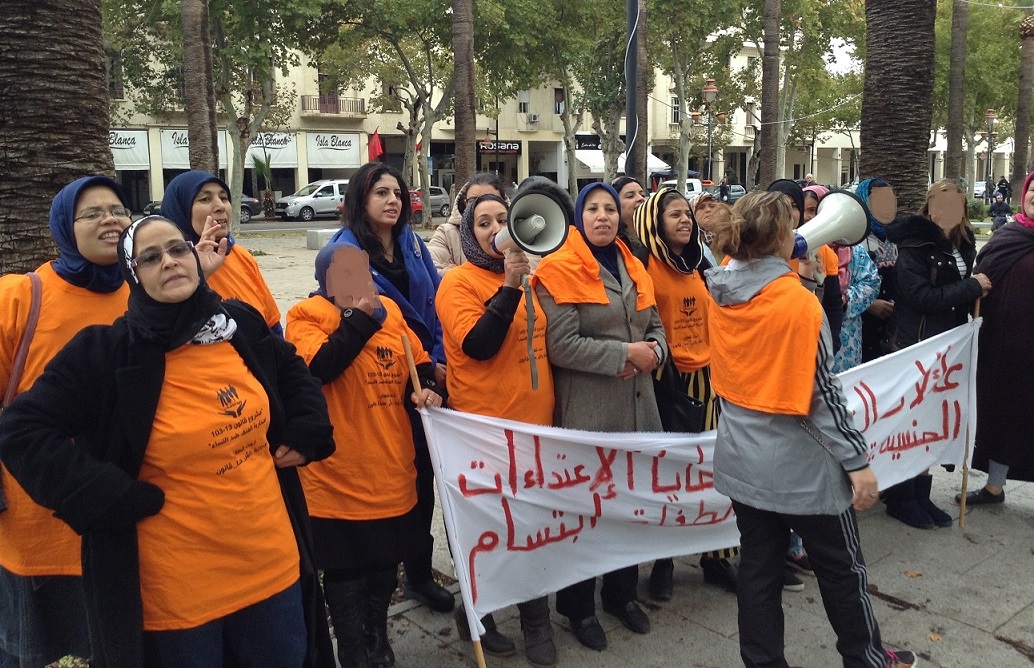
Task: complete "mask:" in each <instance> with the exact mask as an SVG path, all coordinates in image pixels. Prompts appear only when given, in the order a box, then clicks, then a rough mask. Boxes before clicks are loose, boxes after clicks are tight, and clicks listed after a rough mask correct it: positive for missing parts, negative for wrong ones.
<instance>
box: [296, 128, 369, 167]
mask: <svg viewBox="0 0 1034 668" xmlns="http://www.w3.org/2000/svg"><path fill="white" fill-rule="evenodd" d="M305 148H306V150H307V152H308V161H309V167H352V168H356V167H360V166H361V165H362V164H363V163H362V155H361V154H360V152H359V135H358V134H333V133H329V132H309V133H306V135H305Z"/></svg>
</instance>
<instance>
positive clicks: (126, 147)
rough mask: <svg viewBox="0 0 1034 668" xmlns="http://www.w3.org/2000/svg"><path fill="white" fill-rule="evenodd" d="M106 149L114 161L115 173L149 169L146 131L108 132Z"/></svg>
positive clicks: (149, 157) (149, 160) (149, 159)
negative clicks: (109, 150)
mask: <svg viewBox="0 0 1034 668" xmlns="http://www.w3.org/2000/svg"><path fill="white" fill-rule="evenodd" d="M108 148H109V149H111V155H112V157H113V158H114V159H115V170H116V171H119V172H121V171H130V170H140V169H150V167H151V156H150V154H149V153H148V150H147V130H110V131H108Z"/></svg>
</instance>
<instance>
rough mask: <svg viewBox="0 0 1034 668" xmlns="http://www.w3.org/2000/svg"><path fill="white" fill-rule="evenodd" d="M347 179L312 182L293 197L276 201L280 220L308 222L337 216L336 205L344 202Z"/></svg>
mask: <svg viewBox="0 0 1034 668" xmlns="http://www.w3.org/2000/svg"><path fill="white" fill-rule="evenodd" d="M347 188H348V179H325V180H323V181H313V182H312V183H310V184H309V185H307V186H305V187H304V188H302V189H301V190H299V191H298V192H296V193H294V194H293V195H288V196H286V197H281V198H280V199H278V200H277V201H276V215H277V216H279V217H280V218H287V219H300V220H304V221H310V220H312V219H313V218H316V217H317V216H337V215H338V208H337V207H338V205H339V204H343V203H344V201H345V190H346V189H347Z"/></svg>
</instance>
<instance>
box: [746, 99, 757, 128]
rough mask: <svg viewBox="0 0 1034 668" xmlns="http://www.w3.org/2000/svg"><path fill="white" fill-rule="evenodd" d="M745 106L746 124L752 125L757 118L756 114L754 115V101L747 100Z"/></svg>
mask: <svg viewBox="0 0 1034 668" xmlns="http://www.w3.org/2000/svg"><path fill="white" fill-rule="evenodd" d="M746 107H747V125H754V123H755V122H756V121H757V120H758V118H757V116H755V115H754V103H753V102H748V103H747V104H746Z"/></svg>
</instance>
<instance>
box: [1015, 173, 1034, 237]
mask: <svg viewBox="0 0 1034 668" xmlns="http://www.w3.org/2000/svg"><path fill="white" fill-rule="evenodd" d="M1032 179H1034V172H1031V173H1030V174H1027V179H1026V180H1025V181H1024V182H1023V190H1021V191H1020V212H1019V213H1018V214H1016V217H1015V220H1016V222H1017V223H1019V224H1020V225H1023V226H1024V227H1026V228H1028V229H1032V230H1034V220H1032V219H1031V218H1029V217H1028V216H1027V212H1026V211H1025V210H1024V209H1023V200H1024V199H1025V198H1026V195H1027V188H1029V187H1030V182H1031V180H1032Z"/></svg>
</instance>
